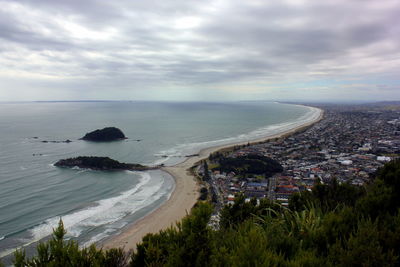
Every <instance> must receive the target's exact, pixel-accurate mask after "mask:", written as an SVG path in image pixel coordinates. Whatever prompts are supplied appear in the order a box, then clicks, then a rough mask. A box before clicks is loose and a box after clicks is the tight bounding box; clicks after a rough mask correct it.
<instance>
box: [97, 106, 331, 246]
mask: <svg viewBox="0 0 400 267" xmlns="http://www.w3.org/2000/svg"><path fill="white" fill-rule="evenodd" d="M307 107H309V106H307ZM309 108H312V109H314V110H315V112H318V116H315V118H314V117H312V118H311V120H310V121H306V122H304V123H302V124H301V125H298V126H295V127H294V128H292V129H288V130H285V131H282V132H280V133H277V134H273V135H270V136H264V137H261V138H257V139H254V140H249V141H241V142H237V143H232V144H226V145H217V146H213V147H208V148H204V149H201V150H200V151H199V153H198V154H196V155H193V156H190V157H188V158H187V159H185V160H184V161H183V162H181V163H178V164H176V165H174V166H168V167H163V168H161V170H162V171H165V172H167V173H168V174H170V175H171V176H172V177H173V178H174V180H175V189H174V191H173V192H172V194H171V196H170V198H169V199H168V200H167V201H166V202H165V203H163V204H162V205H161V206H160V207H159V208H157V209H156V210H154V211H152V212H150V213H149V214H147V215H146V216H144V217H143V218H141V219H139V220H138V221H136V222H134V223H132V224H131V225H128V226H127V227H126V228H124V229H123V230H122V232H121V233H120V234H118V235H116V236H111V237H109V238H108V239H106V240H105V241H103V242H102V245H103V248H104V249H110V248H119V247H120V248H123V249H124V250H125V251H130V250H134V249H136V245H137V244H138V243H140V242H141V240H142V238H143V237H144V236H145V235H146V234H148V233H158V232H159V231H160V230H163V229H166V228H168V227H171V226H172V227H175V225H176V222H179V221H180V220H181V219H182V218H183V217H184V216H186V215H187V214H188V213H190V210H191V208H192V207H193V206H194V205H195V204H196V202H197V201H198V197H199V183H198V181H197V179H196V177H195V176H194V175H192V174H191V173H190V172H189V169H190V168H192V167H193V166H195V165H196V164H197V163H198V162H200V161H202V160H204V159H206V158H208V157H209V156H210V154H212V153H214V152H217V151H221V150H229V149H232V148H233V147H234V146H240V145H245V144H248V143H250V144H251V145H252V144H257V143H262V142H266V141H268V140H271V139H275V138H285V137H287V136H289V135H292V134H294V133H296V132H298V131H302V130H304V129H305V128H307V127H309V126H311V125H313V124H315V123H317V122H319V121H320V120H321V119H322V118H323V116H324V111H323V110H322V109H319V108H315V107H309ZM314 114H315V113H313V115H314Z"/></svg>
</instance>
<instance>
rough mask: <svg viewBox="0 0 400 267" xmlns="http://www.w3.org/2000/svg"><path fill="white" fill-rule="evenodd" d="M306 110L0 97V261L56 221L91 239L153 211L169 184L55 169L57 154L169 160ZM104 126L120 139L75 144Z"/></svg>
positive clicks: (292, 122) (158, 176)
mask: <svg viewBox="0 0 400 267" xmlns="http://www.w3.org/2000/svg"><path fill="white" fill-rule="evenodd" d="M312 116H315V110H313V109H312V108H309V107H304V106H298V105H289V104H280V103H272V102H232V103H197V102H196V103H193V102H180V103H179V102H135V101H132V102H129V101H125V102H29V103H0V258H1V257H4V256H6V255H9V254H10V253H12V252H13V251H15V249H16V248H18V247H21V246H24V247H25V248H28V249H29V247H30V246H31V247H32V245H34V244H35V242H37V241H39V240H41V239H43V238H46V237H48V236H49V235H50V234H51V233H52V229H53V228H54V227H56V226H57V223H58V221H59V219H60V218H62V220H63V222H64V225H65V227H66V229H67V231H68V233H67V238H68V239H75V240H77V241H78V242H79V244H80V245H81V246H87V245H89V244H92V243H96V242H99V241H101V240H103V239H104V238H107V237H109V236H110V235H114V234H117V233H118V232H120V231H121V229H123V227H124V226H126V225H127V224H130V223H132V222H134V221H135V220H138V219H139V218H141V217H143V216H144V215H146V214H148V213H149V212H151V211H152V210H154V209H156V208H157V207H159V206H160V205H161V204H162V203H164V202H165V201H166V200H167V199H168V198H169V196H170V195H171V193H172V191H173V189H174V180H173V177H171V176H170V175H169V174H167V173H164V172H162V171H159V170H153V171H146V172H129V171H118V172H102V171H93V170H84V169H63V168H57V167H54V166H53V164H54V163H55V162H56V161H57V160H59V159H63V158H69V157H75V156H107V157H111V158H113V159H116V160H118V161H121V162H127V163H140V164H145V165H158V164H165V165H174V164H177V163H179V162H182V161H183V160H185V158H186V156H187V155H191V154H194V153H197V152H198V151H199V150H200V149H203V148H206V147H211V146H216V145H222V144H229V143H234V142H239V141H241V142H243V141H251V140H254V139H257V138H260V137H263V136H267V135H271V134H274V133H278V132H281V131H283V130H286V129H288V128H293V127H295V126H298V125H299V124H301V123H302V122H304V121H305V120H309V119H310V118H311V117H312ZM108 126H114V127H118V128H120V129H121V130H122V131H123V132H124V133H125V135H126V136H127V137H128V139H126V140H123V141H116V142H110V143H93V142H87V141H82V140H79V138H81V137H82V136H83V135H84V134H85V133H87V132H90V131H93V130H95V129H101V128H104V127H108ZM65 140H71V141H72V142H71V143H64V142H62V141H65ZM43 141H47V142H43Z"/></svg>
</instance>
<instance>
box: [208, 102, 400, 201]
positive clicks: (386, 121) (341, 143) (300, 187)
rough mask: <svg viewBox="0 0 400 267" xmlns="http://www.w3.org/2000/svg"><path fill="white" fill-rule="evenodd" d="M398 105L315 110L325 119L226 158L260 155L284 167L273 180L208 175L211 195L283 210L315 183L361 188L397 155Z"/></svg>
mask: <svg viewBox="0 0 400 267" xmlns="http://www.w3.org/2000/svg"><path fill="white" fill-rule="evenodd" d="M399 107H400V106H397V108H394V109H388V108H387V107H385V106H382V107H374V108H373V109H372V108H371V109H368V108H367V107H366V106H360V108H357V106H328V105H327V106H320V108H322V109H323V110H324V119H323V120H321V121H320V122H318V123H316V124H315V125H313V126H312V127H310V128H308V129H307V130H305V131H303V132H299V133H296V134H294V135H292V136H290V137H288V138H284V139H277V140H270V141H268V142H265V143H261V144H255V145H250V146H246V147H242V148H239V149H236V150H235V151H233V152H231V153H230V155H227V156H229V157H238V156H243V155H247V154H259V155H264V156H268V157H270V158H272V159H275V160H277V161H278V162H279V163H280V164H281V165H282V166H283V168H284V171H283V172H282V173H279V174H276V175H274V176H272V177H264V178H260V177H251V176H250V177H247V178H243V177H240V178H239V177H238V176H237V175H235V173H220V172H218V171H214V172H211V180H212V181H213V186H214V190H215V191H216V192H218V199H219V200H220V201H221V202H223V203H225V204H226V203H228V204H229V203H233V200H234V197H235V195H236V194H237V193H243V194H244V195H245V196H246V197H247V198H248V199H250V198H252V197H256V198H265V197H268V198H270V199H271V200H276V201H279V202H281V203H282V204H283V205H288V199H289V198H290V196H291V195H292V194H293V193H296V192H301V191H304V190H310V189H311V188H312V186H313V185H314V184H315V182H316V181H317V180H318V181H320V182H321V183H329V182H330V181H332V179H336V180H337V181H338V182H347V183H351V184H354V185H363V184H364V183H366V182H367V181H368V180H369V179H370V178H371V175H373V174H374V173H375V172H376V170H377V169H378V168H379V167H381V166H383V164H384V163H385V162H387V161H390V160H392V159H393V158H396V157H398V156H399V155H400V108H399Z"/></svg>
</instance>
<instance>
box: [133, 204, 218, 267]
mask: <svg viewBox="0 0 400 267" xmlns="http://www.w3.org/2000/svg"><path fill="white" fill-rule="evenodd" d="M211 212H212V207H211V206H210V205H209V204H207V203H199V204H198V205H197V207H196V208H194V209H193V210H192V213H191V215H190V216H186V217H185V218H184V219H183V220H182V222H181V223H178V224H177V228H173V227H171V228H169V229H167V230H163V231H160V233H158V234H147V235H146V236H145V237H144V238H143V242H142V243H140V244H139V245H138V246H137V251H136V252H135V253H133V254H132V256H131V259H132V261H131V266H161V265H165V266H204V265H207V264H208V262H209V258H210V253H211V245H210V239H211V230H210V229H209V227H208V226H207V224H208V221H209V219H210V216H211Z"/></svg>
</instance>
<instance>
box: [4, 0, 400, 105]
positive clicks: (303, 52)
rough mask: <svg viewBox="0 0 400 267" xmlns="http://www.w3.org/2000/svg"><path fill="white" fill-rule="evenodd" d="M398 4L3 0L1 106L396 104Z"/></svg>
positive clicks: (380, 0)
mask: <svg viewBox="0 0 400 267" xmlns="http://www.w3.org/2000/svg"><path fill="white" fill-rule="evenodd" d="M399 14H400V1H399V0H324V1H319V0H315V1H307V0H286V1H283V0H277V1H271V0H246V1H243V0H211V1H209V0H202V1H190V0H171V1H161V0H160V1H154V0H146V1H132V0H130V1H128V0H119V1H106V0H103V1H100V0H12V1H11V0H9V1H7V0H6V1H3V0H0V101H19V100H78V99H83V100H84V99H110V100H152V99H154V100H217V101H221V100H261V99H265V100H394V99H396V100H400V17H399Z"/></svg>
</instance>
